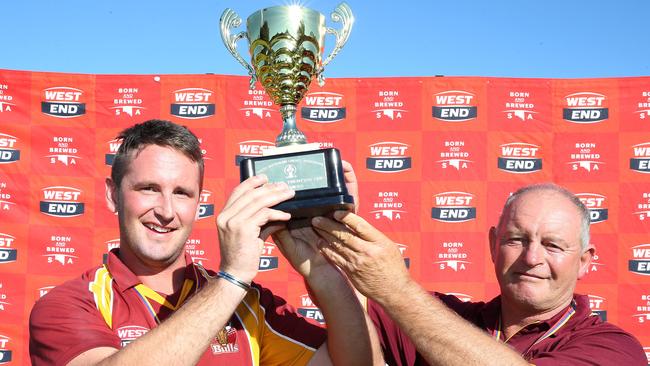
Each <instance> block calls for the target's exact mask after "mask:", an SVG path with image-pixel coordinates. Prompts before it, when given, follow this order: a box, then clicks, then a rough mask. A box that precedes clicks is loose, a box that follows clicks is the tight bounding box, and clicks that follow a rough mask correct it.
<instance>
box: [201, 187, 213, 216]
mask: <svg viewBox="0 0 650 366" xmlns="http://www.w3.org/2000/svg"><path fill="white" fill-rule="evenodd" d="M210 197H212V192H211V191H208V190H207V189H204V190H203V191H201V196H200V197H199V216H198V219H199V220H200V219H205V218H206V217H210V216H214V203H210Z"/></svg>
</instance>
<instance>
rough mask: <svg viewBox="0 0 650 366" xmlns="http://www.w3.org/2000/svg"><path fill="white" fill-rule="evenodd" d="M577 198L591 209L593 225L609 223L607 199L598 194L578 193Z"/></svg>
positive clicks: (590, 216) (590, 214) (590, 215)
mask: <svg viewBox="0 0 650 366" xmlns="http://www.w3.org/2000/svg"><path fill="white" fill-rule="evenodd" d="M576 196H577V197H578V198H579V199H580V201H581V202H582V203H583V204H584V205H585V206H586V207H587V208H588V209H589V218H590V220H591V223H592V224H595V223H599V222H603V221H607V219H608V217H609V213H608V210H607V197H605V196H603V195H602V194H597V193H576Z"/></svg>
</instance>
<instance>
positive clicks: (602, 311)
mask: <svg viewBox="0 0 650 366" xmlns="http://www.w3.org/2000/svg"><path fill="white" fill-rule="evenodd" d="M587 297H589V308H590V309H591V313H592V314H595V315H598V317H600V319H601V320H602V321H607V310H606V307H605V304H606V303H607V299H605V298H604V297H602V296H598V295H587Z"/></svg>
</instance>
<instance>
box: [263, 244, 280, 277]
mask: <svg viewBox="0 0 650 366" xmlns="http://www.w3.org/2000/svg"><path fill="white" fill-rule="evenodd" d="M276 249H277V247H276V246H275V244H273V243H271V242H268V241H265V242H264V248H262V255H261V256H260V264H259V267H258V269H259V270H260V271H261V272H266V271H271V270H274V269H277V268H278V256H277V255H274V253H275V252H276Z"/></svg>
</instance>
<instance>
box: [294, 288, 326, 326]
mask: <svg viewBox="0 0 650 366" xmlns="http://www.w3.org/2000/svg"><path fill="white" fill-rule="evenodd" d="M298 314H300V315H302V316H304V317H305V318H309V319H314V320H316V321H317V322H319V323H321V324H322V323H325V318H324V317H323V313H321V311H320V309H319V308H318V307H317V306H316V304H314V302H313V301H312V300H311V298H310V297H309V295H307V294H304V295H301V296H300V307H299V308H298Z"/></svg>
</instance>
